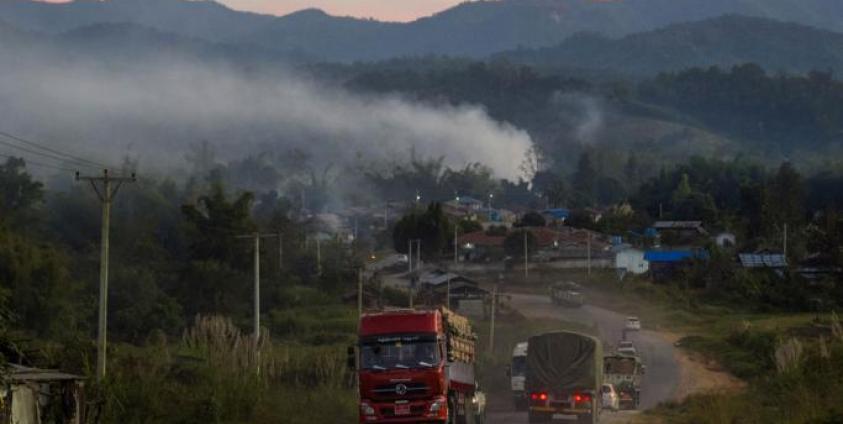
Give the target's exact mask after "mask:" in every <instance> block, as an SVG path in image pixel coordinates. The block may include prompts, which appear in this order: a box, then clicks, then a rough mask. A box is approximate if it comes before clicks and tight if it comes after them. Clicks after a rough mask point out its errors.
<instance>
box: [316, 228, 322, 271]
mask: <svg viewBox="0 0 843 424" xmlns="http://www.w3.org/2000/svg"><path fill="white" fill-rule="evenodd" d="M316 275H318V276H320V277H321V276H322V242H321V241H320V240H319V234H317V235H316Z"/></svg>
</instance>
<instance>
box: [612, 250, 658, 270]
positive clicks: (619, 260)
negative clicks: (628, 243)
mask: <svg viewBox="0 0 843 424" xmlns="http://www.w3.org/2000/svg"><path fill="white" fill-rule="evenodd" d="M644 256H645V252H644V251H643V250H639V249H632V248H628V249H624V250H621V251H619V252H617V253H616V254H615V269H617V270H618V271H619V272H621V271H622V272H624V273H626V272H628V273H631V274H635V275H641V274H646V273H647V271H649V270H650V262H648V261H647V260H646V259H644Z"/></svg>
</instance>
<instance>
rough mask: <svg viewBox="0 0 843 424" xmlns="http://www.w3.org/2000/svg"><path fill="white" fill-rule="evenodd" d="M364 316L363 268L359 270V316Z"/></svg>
mask: <svg viewBox="0 0 843 424" xmlns="http://www.w3.org/2000/svg"><path fill="white" fill-rule="evenodd" d="M362 316H363V268H360V269H359V270H357V317H358V319H359V317H362Z"/></svg>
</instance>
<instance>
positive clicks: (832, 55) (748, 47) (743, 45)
mask: <svg viewBox="0 0 843 424" xmlns="http://www.w3.org/2000/svg"><path fill="white" fill-rule="evenodd" d="M496 57H498V58H505V59H507V60H510V61H512V62H517V63H524V64H529V65H534V66H538V67H557V68H574V67H576V68H583V69H593V70H622V71H623V72H624V73H626V74H632V75H652V74H654V73H658V72H662V71H678V70H682V69H687V68H691V67H708V66H720V67H726V68H728V67H730V66H733V65H738V64H743V63H749V62H752V63H757V64H759V65H761V66H762V67H764V68H765V69H767V70H769V71H773V72H776V71H785V72H791V73H792V72H807V71H810V70H828V69H843V34H840V33H836V32H831V31H826V30H819V29H816V28H813V27H808V26H803V25H799V24H794V23H785V22H779V21H774V20H769V19H763V18H753V17H746V16H736V15H728V16H722V17H718V18H712V19H706V20H704V21H699V22H692V23H684V24H676V25H671V26H668V27H666V28H663V29H659V30H655V31H648V32H644V33H640V34H633V35H629V36H626V37H623V38H620V39H609V38H607V37H604V36H601V35H597V34H590V33H582V34H578V35H574V36H572V37H570V38H568V39H567V40H565V41H564V42H562V43H561V44H559V45H557V46H555V47H547V48H541V49H520V50H516V51H510V52H506V53H502V54H499V55H497V56H496Z"/></svg>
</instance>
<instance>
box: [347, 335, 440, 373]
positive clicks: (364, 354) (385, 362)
mask: <svg viewBox="0 0 843 424" xmlns="http://www.w3.org/2000/svg"><path fill="white" fill-rule="evenodd" d="M440 358H441V355H440V352H439V344H438V343H437V342H436V336H433V335H408V336H385V337H375V338H371V339H366V340H363V341H362V343H361V347H360V363H361V365H362V367H363V368H364V369H370V370H388V369H396V368H431V367H434V366H436V365H438V364H439V359H440Z"/></svg>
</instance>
